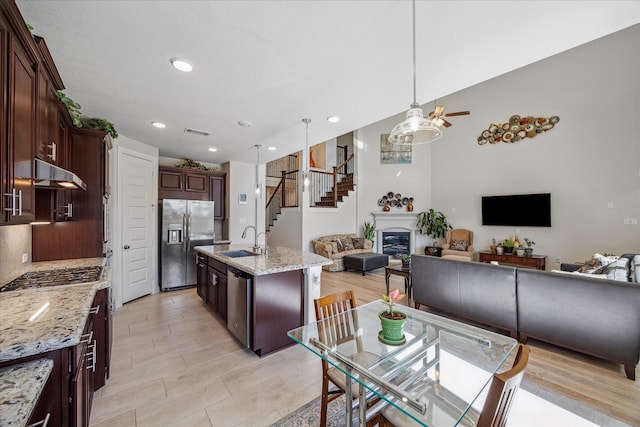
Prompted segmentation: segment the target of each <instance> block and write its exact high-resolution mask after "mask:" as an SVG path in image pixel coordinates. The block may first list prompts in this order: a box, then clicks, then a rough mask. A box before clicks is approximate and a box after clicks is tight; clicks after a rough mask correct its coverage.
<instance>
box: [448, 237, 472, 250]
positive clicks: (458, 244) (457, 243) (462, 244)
mask: <svg viewBox="0 0 640 427" xmlns="http://www.w3.org/2000/svg"><path fill="white" fill-rule="evenodd" d="M468 247H469V241H468V240H452V241H451V244H450V246H449V249H451V250H452V251H463V252H464V251H466V250H467V248H468Z"/></svg>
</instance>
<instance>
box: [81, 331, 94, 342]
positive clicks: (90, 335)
mask: <svg viewBox="0 0 640 427" xmlns="http://www.w3.org/2000/svg"><path fill="white" fill-rule="evenodd" d="M92 338H93V331H91V332H89V333H88V334H84V335H82V336H81V337H80V344H84V343H88V342H89V341H91V339H92Z"/></svg>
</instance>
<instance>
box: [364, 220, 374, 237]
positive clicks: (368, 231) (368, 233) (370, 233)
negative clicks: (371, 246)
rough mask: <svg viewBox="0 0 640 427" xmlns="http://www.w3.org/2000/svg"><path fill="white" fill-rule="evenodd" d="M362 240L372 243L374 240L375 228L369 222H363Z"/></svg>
mask: <svg viewBox="0 0 640 427" xmlns="http://www.w3.org/2000/svg"><path fill="white" fill-rule="evenodd" d="M364 238H365V239H367V240H371V241H373V239H375V238H376V226H375V224H373V223H371V222H367V221H365V222H364Z"/></svg>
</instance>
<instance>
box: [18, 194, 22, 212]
mask: <svg viewBox="0 0 640 427" xmlns="http://www.w3.org/2000/svg"><path fill="white" fill-rule="evenodd" d="M18 199H19V200H20V202H18V215H20V216H22V190H18Z"/></svg>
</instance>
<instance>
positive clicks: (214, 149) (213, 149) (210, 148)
mask: <svg viewBox="0 0 640 427" xmlns="http://www.w3.org/2000/svg"><path fill="white" fill-rule="evenodd" d="M209 151H211V152H212V153H215V152H216V151H218V149H217V148H215V147H209Z"/></svg>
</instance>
